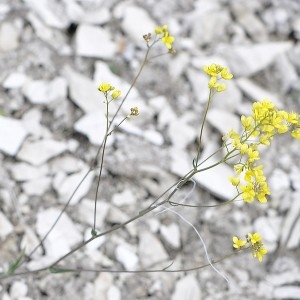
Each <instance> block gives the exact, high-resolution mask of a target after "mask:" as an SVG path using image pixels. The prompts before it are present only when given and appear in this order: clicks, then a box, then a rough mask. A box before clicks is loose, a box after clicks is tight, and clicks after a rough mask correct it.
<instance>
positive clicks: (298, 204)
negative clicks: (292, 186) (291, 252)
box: [280, 192, 300, 249]
mask: <svg viewBox="0 0 300 300" xmlns="http://www.w3.org/2000/svg"><path fill="white" fill-rule="evenodd" d="M299 196H300V195H299V193H297V192H295V193H294V194H293V195H292V199H291V200H292V201H291V206H290V208H289V211H288V213H287V215H286V216H285V218H284V220H283V225H282V229H281V230H282V231H281V237H280V243H281V245H286V247H287V248H288V249H295V248H297V247H298V246H299V243H300V235H299V232H300V231H299V230H300V219H299V214H300V201H298V200H297V199H299Z"/></svg>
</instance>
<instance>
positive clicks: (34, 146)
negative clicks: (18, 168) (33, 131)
mask: <svg viewBox="0 0 300 300" xmlns="http://www.w3.org/2000/svg"><path fill="white" fill-rule="evenodd" d="M66 149H67V146H66V144H65V143H64V142H58V141H55V140H52V139H44V140H38V141H27V142H26V143H24V145H23V146H22V148H21V150H20V151H19V153H18V155H17V157H18V159H20V160H23V161H25V162H28V163H30V164H32V165H34V166H40V165H41V164H43V163H45V162H46V161H48V160H49V159H51V158H53V157H55V156H57V155H59V154H61V153H63V152H64V151H66Z"/></svg>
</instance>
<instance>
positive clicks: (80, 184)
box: [54, 167, 94, 205]
mask: <svg viewBox="0 0 300 300" xmlns="http://www.w3.org/2000/svg"><path fill="white" fill-rule="evenodd" d="M87 173H88V168H87V167H84V168H82V170H81V171H80V172H77V173H74V174H71V175H69V176H65V175H63V174H62V173H59V174H58V175H57V177H56V180H55V182H54V188H55V189H56V191H57V193H58V195H59V202H61V203H67V202H68V201H69V199H70V197H71V196H72V195H73V193H74V192H75V194H74V195H73V196H72V200H71V202H70V205H75V204H77V203H78V202H79V200H80V199H82V198H83V197H84V196H85V195H86V194H87V193H88V191H89V190H90V188H91V186H92V183H93V180H94V173H93V172H90V173H89V174H88V175H87ZM75 189H76V191H75Z"/></svg>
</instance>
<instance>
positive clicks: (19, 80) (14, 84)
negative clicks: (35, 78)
mask: <svg viewBox="0 0 300 300" xmlns="http://www.w3.org/2000/svg"><path fill="white" fill-rule="evenodd" d="M27 80H28V77H27V76H26V75H25V74H24V73H19V72H13V73H10V74H9V75H8V76H7V78H6V79H5V80H4V81H3V83H2V86H3V87H4V88H5V89H19V88H21V87H22V86H23V85H24V83H25V82H26V81H27Z"/></svg>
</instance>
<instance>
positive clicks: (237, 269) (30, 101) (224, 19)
mask: <svg viewBox="0 0 300 300" xmlns="http://www.w3.org/2000/svg"><path fill="white" fill-rule="evenodd" d="M163 24H168V26H169V30H170V32H171V34H172V35H174V36H175V37H176V42H175V43H174V48H175V49H176V50H177V54H176V55H175V56H173V57H172V56H162V57H159V58H157V59H155V60H153V61H151V62H150V63H149V64H148V65H147V67H146V69H145V70H144V72H143V74H142V76H141V77H140V78H139V80H138V82H137V84H136V86H135V88H134V89H133V90H132V93H131V96H130V97H129V98H128V101H126V102H125V105H124V107H123V108H122V111H121V115H126V114H128V112H129V109H130V107H132V106H135V105H137V106H138V107H139V110H140V115H139V116H138V117H137V118H132V119H130V120H128V121H126V122H125V123H124V124H123V125H122V126H121V127H120V129H118V130H116V131H115V132H114V133H113V134H112V135H111V136H110V138H109V143H108V146H107V156H106V160H105V163H104V170H103V176H102V182H101V186H100V192H99V197H98V207H97V228H98V229H99V230H105V229H109V228H111V227H112V226H113V225H116V224H120V223H122V222H125V221H126V220H128V219H130V218H131V217H133V216H135V215H136V214H138V212H139V211H141V210H143V209H145V208H147V207H148V206H149V205H150V204H151V203H152V202H153V201H154V200H155V199H156V197H157V196H158V195H160V194H161V193H162V192H164V191H165V190H166V189H167V188H169V187H170V186H171V185H172V184H174V183H175V182H176V180H178V179H179V178H180V176H182V175H183V174H184V173H185V171H186V170H187V168H188V167H189V166H191V158H192V157H193V155H195V151H196V141H197V137H198V134H199V126H200V122H201V118H202V112H203V109H204V106H205V102H206V99H207V94H208V91H207V76H206V75H205V74H204V73H203V71H202V67H203V65H205V64H208V63H211V62H217V63H222V64H223V65H226V66H228V67H229V68H230V70H231V71H232V73H233V74H234V75H235V79H234V80H232V81H230V82H228V90H227V91H226V92H225V93H222V94H220V95H218V96H217V97H216V98H215V99H214V102H213V104H212V109H211V110H210V112H209V115H208V124H207V127H206V129H205V132H204V148H203V156H204V157H206V156H208V155H209V154H211V153H212V152H213V151H214V150H215V149H217V148H218V147H219V146H220V144H221V136H222V135H223V134H225V133H226V132H228V131H229V130H230V129H231V128H236V129H239V117H240V115H241V114H250V109H251V104H252V102H253V101H255V100H262V99H264V98H269V99H270V100H271V101H273V102H274V103H275V104H276V105H278V107H280V108H283V109H286V110H295V111H297V112H298V113H299V112H300V77H299V74H300V43H299V40H300V2H299V1H298V0H252V1H248V0H198V1H192V0H188V1H187V0H177V1H171V0H166V1H153V0H143V1H141V0H133V1H113V0H112V1H102V0H82V1H80V0H77V1H76V0H63V1H46V0H24V1H21V0H1V3H0V70H1V72H0V113H1V116H0V151H1V153H0V160H1V169H0V172H1V182H0V205H1V207H0V208H1V210H0V267H1V270H2V271H5V270H7V268H8V265H9V263H11V262H13V261H14V260H15V259H16V257H18V255H19V254H20V253H21V251H22V249H25V253H26V255H29V254H30V253H31V251H32V250H33V249H34V248H35V246H36V245H37V244H38V242H39V240H40V239H41V238H43V236H44V235H45V233H46V232H47V231H48V230H49V228H50V227H51V226H52V225H53V222H54V221H55V219H56V218H57V216H58V215H59V213H60V212H61V210H62V209H63V207H64V205H65V204H66V203H67V201H68V199H69V198H70V196H71V194H72V193H73V192H74V190H75V188H76V187H77V186H78V184H79V182H80V181H81V180H82V179H83V178H84V176H85V175H86V174H87V171H88V170H89V167H90V164H91V162H92V161H93V159H94V157H95V155H96V153H97V150H98V148H99V145H100V144H101V141H102V137H103V134H104V128H105V118H104V112H105V107H104V104H103V99H102V98H101V97H102V96H101V94H100V93H99V92H98V91H97V86H98V85H99V83H100V82H101V81H108V82H110V83H111V84H113V85H115V86H116V87H118V88H120V89H121V90H122V91H123V95H124V94H125V93H126V91H127V90H128V88H129V86H130V83H131V81H132V80H133V78H134V76H135V75H136V73H137V71H138V69H139V66H140V63H141V61H142V59H143V55H144V53H145V43H144V42H143V39H142V35H143V34H145V33H148V32H151V31H152V30H153V28H154V27H155V26H156V25H163ZM161 50H163V48H161ZM116 101H119V100H116ZM119 120H121V117H120V119H119ZM299 149H300V147H299V142H297V141H295V140H291V138H289V137H280V138H279V139H277V140H276V141H274V143H273V145H272V147H271V148H268V149H267V151H264V153H263V155H262V156H263V158H262V160H263V163H264V165H265V170H266V174H267V175H268V182H269V186H270V189H271V191H272V195H271V198H270V200H269V202H268V204H266V205H259V204H254V203H253V204H251V205H247V204H245V203H240V202H236V203H234V204H233V205H227V206H223V207H221V208H215V209H204V208H201V209H200V208H182V207H171V209H172V211H170V210H165V211H163V210H155V211H154V212H151V213H149V214H148V215H146V216H145V217H143V218H141V219H139V220H137V221H135V222H133V223H131V224H130V225H128V226H127V227H125V228H123V229H120V230H118V231H115V232H113V233H111V234H109V235H106V236H105V237H103V238H99V239H97V240H96V241H94V242H93V243H90V244H88V245H87V246H86V247H84V248H82V249H80V250H79V251H77V252H76V253H74V254H73V255H72V256H70V257H69V258H68V259H67V261H65V262H64V265H65V266H67V267H70V268H77V269H79V268H85V269H103V268H106V269H108V270H139V269H149V268H152V267H153V266H155V267H156V268H160V269H163V268H165V267H167V266H168V265H170V264H171V263H173V264H172V266H170V267H169V268H168V270H175V269H188V268H192V267H196V266H199V265H202V264H206V263H207V257H206V255H205V250H204V247H203V244H202V243H201V241H200V240H199V237H198V236H197V234H196V232H195V230H194V228H193V226H194V227H195V228H196V229H197V230H198V231H199V233H200V234H201V236H202V238H203V240H204V241H205V244H206V247H207V251H208V255H209V257H210V258H211V259H213V260H216V259H218V258H220V257H222V256H223V255H224V254H226V253H230V252H231V251H232V242H231V239H232V236H233V235H240V236H244V235H245V234H246V233H248V232H252V231H253V232H254V231H259V232H261V234H262V236H263V237H264V240H265V244H266V246H267V248H268V249H269V254H268V255H267V257H266V258H265V259H264V261H263V262H262V263H259V262H258V261H255V260H253V258H252V257H251V255H250V254H249V253H245V254H240V255H238V256H235V257H232V258H230V259H228V260H225V261H223V262H222V263H220V264H218V265H216V267H217V269H218V270H219V272H220V273H221V274H222V275H223V276H225V277H226V278H228V282H227V281H226V280H225V279H224V277H223V276H222V275H220V274H219V273H218V272H217V271H216V270H214V269H213V268H212V267H210V266H209V267H206V268H204V269H200V270H198V271H191V272H174V273H166V272H157V273H140V274H131V273H104V272H102V273H95V272H79V273H75V274H74V273H64V274H51V273H49V272H47V271H45V272H40V273H38V274H26V275H23V276H19V277H13V278H9V279H5V280H2V281H1V282H0V295H1V296H0V297H1V299H3V300H30V299H73V300H77V299H78V300H79V299H80V300H82V299H85V300H118V299H124V300H127V299H128V300H129V299H130V300H132V299H155V300H157V299H172V300H182V299H187V300H199V299H206V300H217V299H233V300H234V299H258V298H259V299H300V264H299V261H300V251H299V245H300V154H299V153H300V151H299ZM231 172H232V171H231V169H230V168H229V167H228V166H221V167H220V168H218V169H217V170H213V171H209V172H208V173H205V174H204V175H202V176H197V177H196V178H195V182H194V183H193V182H191V183H190V184H188V185H187V186H186V187H185V188H184V189H183V190H180V191H179V192H178V193H177V194H176V195H175V198H174V200H177V201H186V203H189V204H218V203H221V202H222V201H224V200H228V199H230V198H232V196H234V191H233V190H232V188H231V186H230V184H229V182H228V180H227V178H228V175H229V174H231ZM97 173H98V172H97V171H95V172H90V173H89V174H88V176H87V177H86V178H85V179H84V181H83V183H82V185H81V186H80V188H79V189H78V191H77V192H76V193H75V195H74V197H73V198H72V200H71V202H70V203H69V205H68V207H67V209H66V211H65V213H64V214H63V215H62V217H61V218H60V220H59V222H58V223H57V225H56V226H55V228H54V230H53V231H52V232H51V234H50V235H49V236H48V238H47V239H46V240H45V242H44V243H43V246H42V247H40V248H39V249H38V250H37V251H36V252H35V253H34V254H33V255H32V257H31V259H30V261H28V262H26V263H25V264H24V266H23V267H22V268H21V270H35V269H37V268H41V267H43V266H47V265H49V264H50V263H51V262H53V261H54V260H55V259H57V258H58V257H61V256H62V255H64V254H65V253H67V252H69V251H70V250H71V249H73V248H74V247H75V246H76V245H78V244H79V243H81V242H82V241H83V240H87V239H88V238H89V237H90V231H91V226H92V224H93V208H94V206H93V205H94V202H93V199H94V197H95V190H96V184H97V176H98V175H97ZM178 214H180V215H178ZM183 218H184V219H183Z"/></svg>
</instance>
